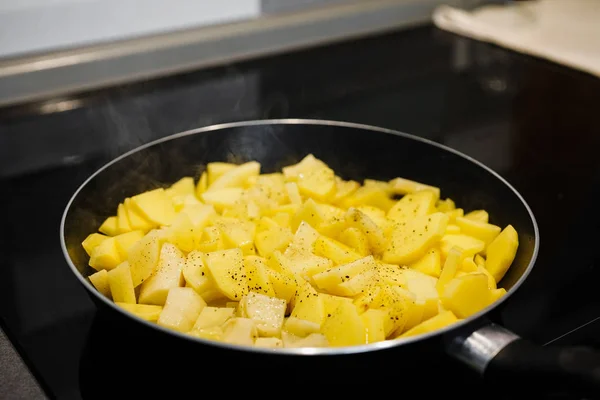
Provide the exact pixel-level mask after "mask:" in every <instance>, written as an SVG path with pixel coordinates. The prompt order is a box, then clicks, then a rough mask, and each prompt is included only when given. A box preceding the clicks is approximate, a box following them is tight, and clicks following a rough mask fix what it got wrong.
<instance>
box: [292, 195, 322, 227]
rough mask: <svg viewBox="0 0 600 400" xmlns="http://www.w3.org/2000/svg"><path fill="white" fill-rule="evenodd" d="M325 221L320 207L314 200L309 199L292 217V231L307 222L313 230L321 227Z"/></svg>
mask: <svg viewBox="0 0 600 400" xmlns="http://www.w3.org/2000/svg"><path fill="white" fill-rule="evenodd" d="M324 220H325V216H324V215H323V214H322V212H321V210H320V209H319V206H318V205H317V203H315V201H314V200H313V199H308V200H306V201H305V202H304V204H302V206H300V208H298V209H297V211H296V212H295V214H294V216H293V217H292V231H295V230H296V229H298V227H299V226H300V224H301V223H302V222H306V223H307V224H309V225H310V226H312V227H313V228H314V227H316V226H319V225H320V224H321V222H323V221H324Z"/></svg>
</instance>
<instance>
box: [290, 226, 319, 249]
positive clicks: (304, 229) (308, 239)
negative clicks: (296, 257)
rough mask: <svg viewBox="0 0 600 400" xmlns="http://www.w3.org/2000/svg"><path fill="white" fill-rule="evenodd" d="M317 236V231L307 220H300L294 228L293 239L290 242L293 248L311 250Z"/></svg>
mask: <svg viewBox="0 0 600 400" xmlns="http://www.w3.org/2000/svg"><path fill="white" fill-rule="evenodd" d="M318 237H319V232H317V231H316V229H315V228H313V227H312V226H310V224H309V223H308V222H305V221H302V222H301V223H300V224H299V225H298V229H296V233H295V234H294V239H292V243H293V245H294V247H295V248H297V249H301V250H306V251H312V250H313V248H314V244H315V241H316V240H317V238H318Z"/></svg>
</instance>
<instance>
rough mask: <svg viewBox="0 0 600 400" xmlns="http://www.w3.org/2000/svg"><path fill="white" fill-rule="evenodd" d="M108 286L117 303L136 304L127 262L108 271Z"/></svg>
mask: <svg viewBox="0 0 600 400" xmlns="http://www.w3.org/2000/svg"><path fill="white" fill-rule="evenodd" d="M108 285H109V286H110V293H111V294H112V298H113V301H114V302H115V303H130V304H135V303H136V299H135V291H134V289H133V282H132V280H131V270H130V269H129V263H128V262H127V261H124V262H122V263H121V264H119V266H118V267H116V268H114V269H111V270H110V271H108Z"/></svg>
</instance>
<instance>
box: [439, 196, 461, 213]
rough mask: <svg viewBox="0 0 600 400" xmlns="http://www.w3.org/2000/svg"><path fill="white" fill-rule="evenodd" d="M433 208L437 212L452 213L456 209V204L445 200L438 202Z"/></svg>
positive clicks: (450, 200)
mask: <svg viewBox="0 0 600 400" xmlns="http://www.w3.org/2000/svg"><path fill="white" fill-rule="evenodd" d="M435 208H436V209H437V210H438V211H439V212H446V211H452V210H455V209H456V203H455V202H454V200H452V199H450V198H448V199H445V200H438V201H437V202H436V203H435Z"/></svg>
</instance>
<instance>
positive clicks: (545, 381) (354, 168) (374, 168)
mask: <svg viewBox="0 0 600 400" xmlns="http://www.w3.org/2000/svg"><path fill="white" fill-rule="evenodd" d="M309 153H312V154H314V155H315V156H316V157H317V158H320V159H322V160H323V161H325V162H326V163H327V164H328V165H329V166H330V167H331V168H332V169H333V170H334V171H336V173H337V174H338V175H340V176H341V177H342V178H345V179H354V180H357V181H361V180H363V179H365V178H371V179H380V180H389V179H392V178H395V177H397V176H402V177H405V178H409V179H413V180H416V181H421V182H425V183H427V184H430V185H434V186H438V187H440V188H441V189H442V196H443V197H451V198H452V199H454V200H455V201H456V202H457V204H459V205H460V206H461V207H463V208H465V209H480V208H483V209H486V210H488V211H489V214H490V216H491V218H492V221H491V222H493V223H495V224H497V225H500V226H506V225H508V224H512V225H513V226H514V227H515V229H516V230H517V232H518V233H519V242H520V245H519V249H518V252H517V255H516V258H515V261H514V262H513V265H512V266H511V268H510V269H509V271H508V272H507V274H506V276H505V277H504V278H503V279H502V281H501V282H500V283H499V286H500V287H504V288H505V289H506V290H507V295H505V296H504V297H503V298H502V299H500V300H499V301H497V302H496V303H494V304H492V305H490V306H489V307H487V308H486V309H484V310H482V311H480V312H479V313H477V314H475V315H473V316H471V317H470V318H468V319H466V320H463V321H461V322H460V323H457V324H454V325H452V326H449V327H446V328H444V329H440V330H438V331H435V332H431V333H428V334H425V335H421V336H417V337H411V338H405V339H396V340H389V341H384V342H378V343H372V344H367V345H361V346H354V347H342V348H318V349H280V350H277V351H276V352H273V351H272V350H268V349H261V348H250V347H242V346H237V345H230V344H224V343H217V342H211V341H207V340H203V339H200V338H196V337H191V336H188V335H185V334H181V333H178V332H175V331H171V330H167V329H164V328H162V327H161V326H158V325H156V324H152V323H149V322H146V321H144V320H142V319H140V318H138V317H135V316H133V315H131V314H128V313H126V312H125V311H123V310H122V309H120V308H119V307H117V306H115V305H114V304H113V303H112V302H111V301H110V300H108V299H106V298H105V297H103V296H102V295H100V294H99V293H98V292H97V291H96V290H95V289H94V287H93V286H92V285H91V284H90V282H89V280H88V279H87V276H89V275H90V273H92V270H91V269H90V267H89V266H88V257H87V255H86V254H85V252H84V250H83V249H82V246H81V242H82V241H83V240H84V239H85V237H86V236H87V235H88V234H89V233H91V232H95V231H97V229H98V227H99V226H100V224H101V223H102V221H104V219H105V218H106V217H107V216H110V215H112V214H114V212H115V211H114V210H115V209H116V207H117V205H118V203H119V202H121V201H122V200H123V199H124V198H125V197H128V196H132V195H135V194H138V193H140V192H143V191H146V190H150V189H153V188H156V187H161V186H163V187H164V186H167V185H169V184H171V183H173V182H175V181H176V180H178V179H179V178H181V177H183V176H195V177H198V176H199V175H200V173H201V172H202V171H203V170H204V168H205V166H206V164H207V163H209V162H214V161H230V162H236V163H241V162H245V161H250V160H257V161H259V162H260V163H261V165H262V170H261V171H262V172H275V171H277V170H280V169H281V167H283V166H285V165H289V164H292V163H296V162H298V161H299V160H301V159H302V158H303V157H304V156H306V155H307V154H309ZM60 230H61V232H60V233H61V245H62V249H63V252H64V256H65V258H66V261H67V264H68V265H69V267H70V268H71V270H72V271H73V273H74V274H75V276H76V277H77V278H78V280H79V282H80V283H81V284H82V285H83V287H84V288H85V289H86V290H87V292H88V293H89V295H90V296H91V298H92V300H93V301H94V302H95V303H96V304H97V305H98V307H99V308H101V309H103V310H105V311H106V312H109V313H111V314H114V315H115V316H117V315H118V318H119V321H123V322H122V323H123V326H125V325H126V324H131V323H133V324H134V325H137V327H138V328H139V326H140V325H143V326H144V329H145V330H146V331H148V332H150V331H153V334H158V335H159V336H160V337H161V339H160V340H163V341H164V346H169V344H168V343H173V342H177V343H178V346H181V345H183V346H185V347H186V348H189V349H190V350H191V349H192V348H193V349H194V351H198V352H199V353H205V354H211V357H213V356H215V357H234V358H235V359H239V360H247V361H248V362H250V360H261V361H264V360H267V359H268V360H269V363H271V364H270V365H273V366H275V365H277V366H278V367H275V368H273V370H278V369H279V368H281V370H285V368H286V366H288V367H289V366H290V365H293V366H294V367H295V368H298V367H299V366H300V365H302V366H305V367H307V368H334V367H335V368H343V367H346V368H350V369H352V370H353V371H355V372H356V371H361V372H360V373H366V371H368V370H372V368H370V369H369V368H363V370H360V369H359V368H360V367H359V366H365V365H371V366H372V365H375V364H373V363H374V362H377V363H389V362H390V361H391V360H395V359H398V358H397V357H399V355H402V356H403V357H404V356H405V355H406V354H411V353H412V355H411V357H418V355H415V354H414V353H415V352H420V351H425V350H423V349H427V350H426V351H427V354H429V355H428V357H433V358H432V359H433V360H435V357H436V355H435V354H436V353H435V352H438V353H437V354H438V356H442V355H443V354H440V353H439V351H440V349H441V351H444V352H445V353H446V354H447V355H449V356H451V357H453V358H455V359H456V360H458V361H459V362H462V363H464V364H466V365H468V366H469V367H471V368H472V369H474V370H475V371H477V372H478V373H479V374H481V375H482V376H483V377H484V378H485V379H486V380H489V381H490V382H492V384H494V383H496V384H497V383H499V382H506V381H507V380H510V382H511V383H514V382H517V381H519V382H523V383H526V384H528V385H530V386H531V385H533V386H536V385H538V388H539V385H543V386H544V387H548V386H551V385H552V386H561V387H563V386H564V387H568V388H569V389H571V390H574V391H580V392H582V393H588V394H589V393H594V394H597V393H598V391H599V387H600V354H599V353H598V352H596V351H595V350H594V349H589V348H583V347H578V348H559V347H538V346H536V345H535V344H533V343H531V342H528V341H527V340H526V339H523V338H520V337H519V336H517V335H516V334H514V333H512V332H510V331H509V330H507V329H505V328H503V327H501V326H500V325H499V324H497V323H495V322H494V321H497V320H498V318H497V312H498V310H499V309H500V308H501V307H502V306H503V303H504V302H506V301H510V300H509V299H510V297H511V295H512V294H514V293H515V291H516V290H517V289H518V288H519V286H520V285H521V284H522V283H523V282H524V281H525V279H526V278H527V276H528V274H529V273H530V271H531V269H532V268H533V266H534V263H535V260H536V256H537V253H538V249H539V245H540V239H539V232H538V227H537V224H536V221H535V217H534V215H533V213H532V211H531V209H530V208H529V206H528V205H527V203H526V202H525V200H524V199H523V197H522V196H521V195H520V194H519V193H518V192H517V191H516V190H515V189H514V188H513V187H512V186H511V185H510V184H509V183H508V182H507V181H506V180H504V179H503V178H502V177H501V176H499V175H498V174H497V173H495V172H494V171H492V170H491V169H489V168H488V167H486V166H485V165H483V164H481V163H479V162H478V161H476V160H474V159H472V158H470V157H468V156H466V155H464V154H461V153H459V152H457V151H455V150H452V149H450V148H447V147H444V146H442V145H440V144H437V143H435V142H431V141H428V140H425V139H422V138H418V137H415V136H411V135H408V134H405V133H401V132H396V131H392V130H389V129H384V128H378V127H372V126H365V125H359V124H354V123H346V122H333V121H320V120H299V119H285V120H264V121H250V122H236V123H228V124H222V125H215V126H209V127H205V128H201V129H196V130H192V131H187V132H183V133H179V134H175V135H172V136H169V137H166V138H163V139H160V140H157V141H154V142H152V143H149V144H146V145H143V146H141V147H139V148H137V149H135V150H132V151H130V152H128V153H126V154H124V155H122V156H120V157H118V158H116V159H115V160H113V161H111V162H109V163H108V164H106V165H105V166H104V167H102V168H100V169H99V170H98V171H97V172H96V173H94V174H93V175H92V176H91V177H89V178H88V179H87V180H86V181H85V182H84V183H83V184H82V185H81V187H80V188H79V189H78V190H77V191H76V192H75V194H74V195H73V197H72V198H71V200H70V201H69V203H68V205H67V207H66V209H65V211H64V214H63V217H62V221H61V227H60ZM123 329H125V328H123ZM432 349H434V350H433V355H431V351H432ZM423 354H425V353H423ZM253 362H254V361H253ZM257 362H259V361H257Z"/></svg>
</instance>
